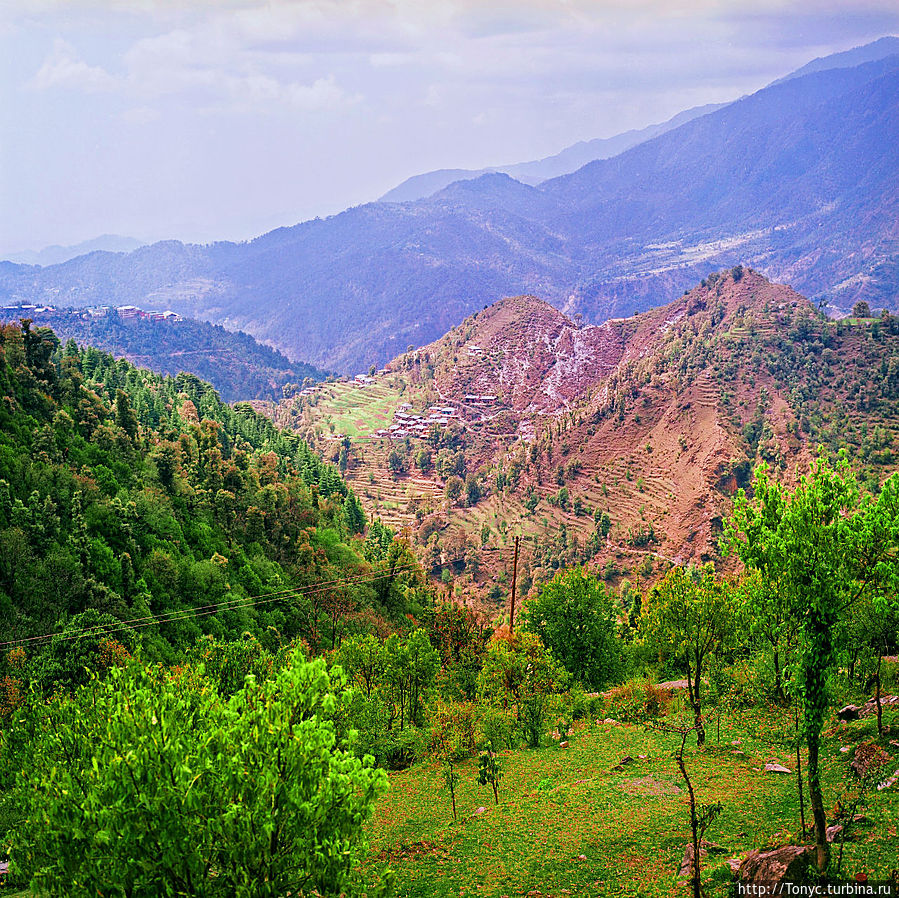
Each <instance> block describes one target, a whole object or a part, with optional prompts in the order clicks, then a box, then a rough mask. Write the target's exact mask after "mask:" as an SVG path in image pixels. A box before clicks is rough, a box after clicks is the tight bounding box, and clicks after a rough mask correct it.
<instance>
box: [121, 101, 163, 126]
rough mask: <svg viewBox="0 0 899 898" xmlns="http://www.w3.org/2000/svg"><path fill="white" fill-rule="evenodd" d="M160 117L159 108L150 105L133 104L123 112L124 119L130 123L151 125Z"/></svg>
mask: <svg viewBox="0 0 899 898" xmlns="http://www.w3.org/2000/svg"><path fill="white" fill-rule="evenodd" d="M159 118H160V113H159V110H158V109H152V108H151V107H149V106H132V107H131V108H130V109H126V110H125V111H124V112H123V113H122V119H123V120H124V121H126V122H127V123H128V124H129V125H149V124H150V123H151V122H155V121H157V120H158V119H159Z"/></svg>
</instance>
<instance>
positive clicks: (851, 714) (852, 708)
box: [837, 705, 861, 720]
mask: <svg viewBox="0 0 899 898" xmlns="http://www.w3.org/2000/svg"><path fill="white" fill-rule="evenodd" d="M860 710H861V709H860V708H859V706H858V705H846V706H845V707H843V708H840V710H839V711H837V717H839V718H840V720H858V712H859V711H860Z"/></svg>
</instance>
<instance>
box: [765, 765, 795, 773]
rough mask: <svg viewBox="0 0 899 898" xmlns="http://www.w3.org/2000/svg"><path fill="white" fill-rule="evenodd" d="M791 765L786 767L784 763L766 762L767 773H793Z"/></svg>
mask: <svg viewBox="0 0 899 898" xmlns="http://www.w3.org/2000/svg"><path fill="white" fill-rule="evenodd" d="M792 772H793V771H792V770H790V768H789V767H784V766H783V764H774V763H771V764H765V773H792Z"/></svg>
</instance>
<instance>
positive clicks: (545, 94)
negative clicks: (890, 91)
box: [0, 0, 899, 257]
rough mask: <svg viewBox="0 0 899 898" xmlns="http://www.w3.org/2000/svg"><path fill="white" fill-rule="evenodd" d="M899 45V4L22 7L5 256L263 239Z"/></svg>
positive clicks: (6, 128) (5, 26)
mask: <svg viewBox="0 0 899 898" xmlns="http://www.w3.org/2000/svg"><path fill="white" fill-rule="evenodd" d="M896 33H899V0H533V2H525V0H514V2H513V0H508V2H503V0H493V2H485V0H272V2H262V0H221V2H186V0H181V2H179V0H155V2H154V0H115V2H112V0H106V2H102V0H96V2H91V0H3V2H2V4H0V60H2V62H0V73H2V74H0V257H2V255H3V254H6V253H12V252H16V251H20V250H26V249H38V248H40V247H42V246H45V245H47V244H51V243H62V244H69V243H75V242H78V241H81V240H85V239H88V238H91V237H94V236H97V235H98V234H102V233H116V234H123V235H128V236H133V237H137V238H139V239H142V240H156V239H161V238H166V237H174V238H178V239H183V240H192V241H198V242H207V241H211V240H215V239H244V238H248V237H252V236H255V235H257V234H259V233H262V232H264V231H266V230H269V229H271V228H273V227H276V226H278V225H286V224H294V223H296V222H298V221H301V220H303V219H306V218H310V217H313V216H315V215H327V214H330V213H333V212H337V211H339V210H341V209H343V208H346V207H347V206H350V205H355V204H358V203H363V202H367V201H369V200H372V199H375V198H377V197H378V196H379V195H380V194H382V193H384V192H385V191H387V190H388V189H390V188H391V187H393V186H395V185H396V184H397V183H399V182H400V181H402V180H403V179H404V178H406V177H408V176H409V175H412V174H417V173H419V172H423V171H428V170H431V169H435V168H443V167H481V166H486V165H499V164H506V163H511V162H519V161H524V160H529V159H534V158H538V157H540V156H545V155H548V154H551V153H555V152H557V151H558V150H560V149H562V148H563V147H565V146H567V145H569V144H571V143H574V142H575V141H577V140H584V139H590V138H594V137H607V136H611V135H613V134H616V133H619V132H621V131H624V130H627V129H629V128H634V127H642V126H644V125H647V124H650V123H652V122H656V121H662V120H664V119H666V118H668V117H670V116H671V115H673V114H674V113H676V112H679V111H680V110H682V109H685V108H688V107H690V106H695V105H699V104H702V103H709V102H718V101H722V100H730V99H734V98H736V97H738V96H740V95H742V94H744V93H748V92H751V91H753V90H757V89H758V88H760V87H762V86H763V85H764V84H766V83H767V82H769V81H771V80H773V79H774V78H776V77H779V76H780V75H783V74H785V73H786V72H788V71H790V70H791V69H794V68H797V67H799V66H800V65H802V64H804V63H805V62H807V61H809V60H810V59H812V58H814V57H816V56H822V55H826V54H828V53H832V52H836V51H838V50H844V49H848V48H849V47H853V46H857V45H859V44H862V43H866V42H868V41H870V40H874V39H876V38H877V37H880V36H882V35H884V34H896Z"/></svg>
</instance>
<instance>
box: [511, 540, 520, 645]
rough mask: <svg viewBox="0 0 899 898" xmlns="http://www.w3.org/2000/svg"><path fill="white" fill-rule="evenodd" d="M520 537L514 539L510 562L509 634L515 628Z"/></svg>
mask: <svg viewBox="0 0 899 898" xmlns="http://www.w3.org/2000/svg"><path fill="white" fill-rule="evenodd" d="M520 539H521V537H520V536H516V537H515V558H514V560H513V561H512V596H511V600H510V602H509V632H510V633H511V632H514V628H515V586H516V584H517V583H518V543H519V541H520Z"/></svg>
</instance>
